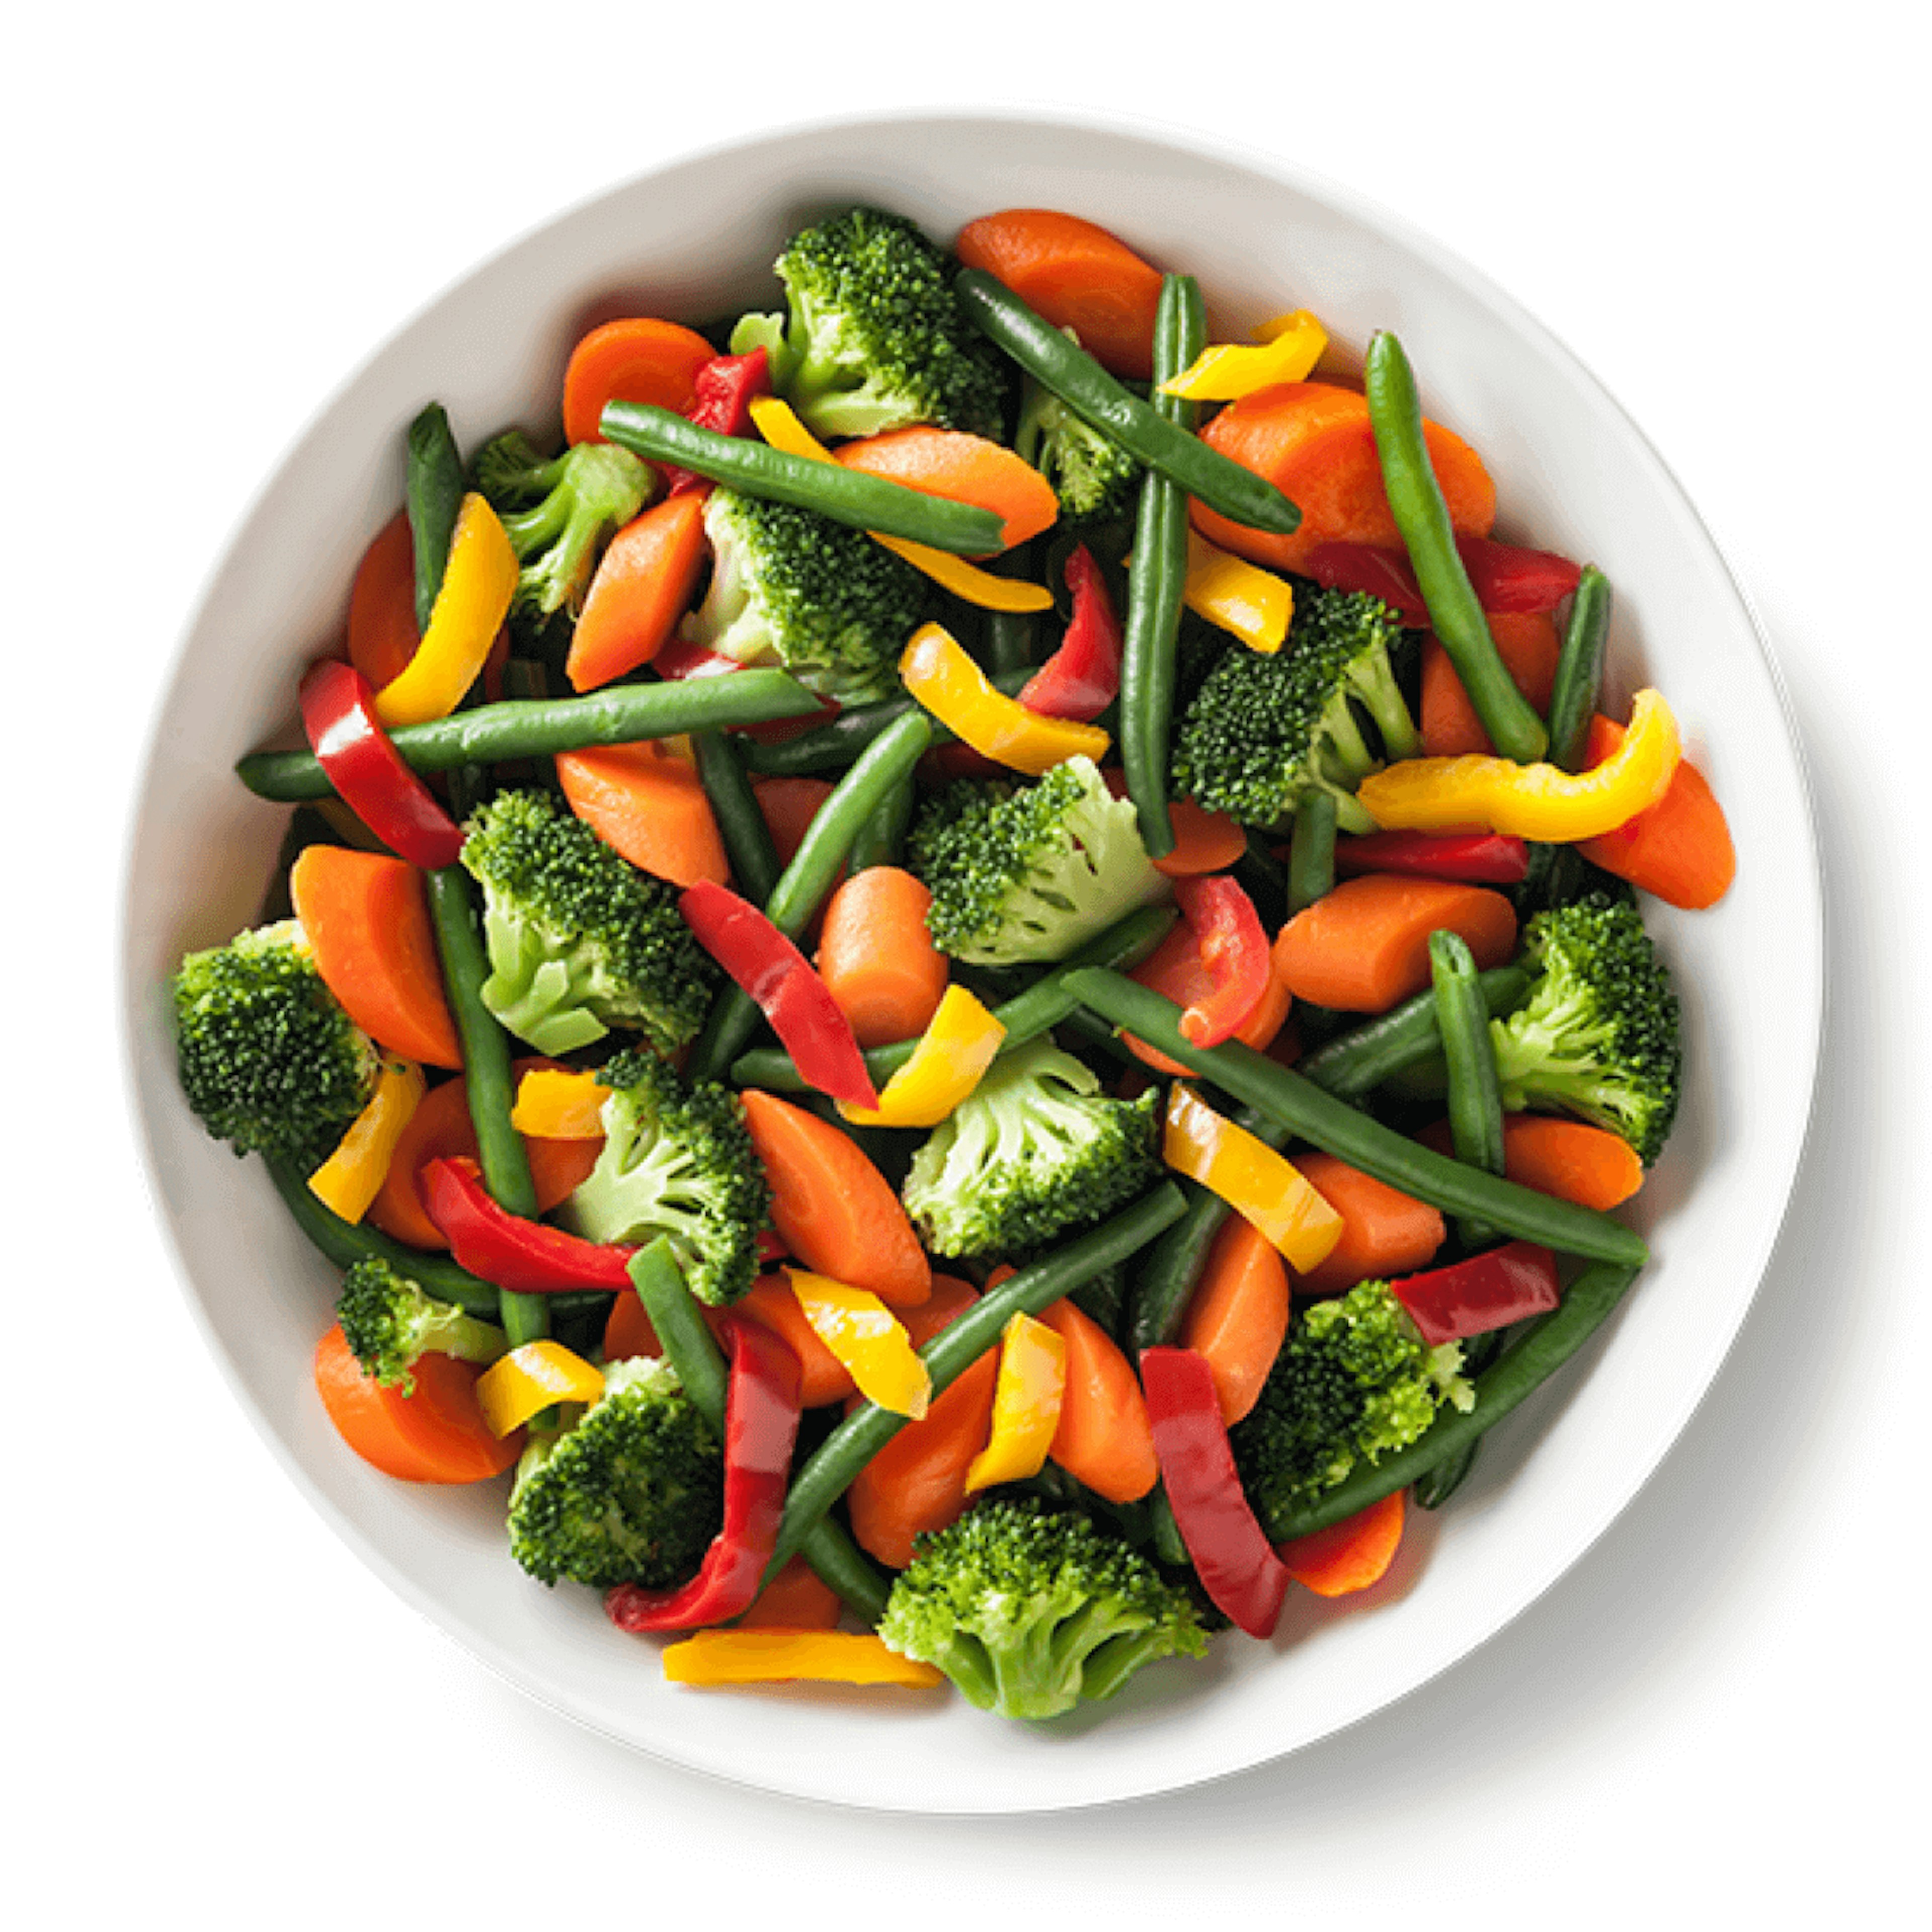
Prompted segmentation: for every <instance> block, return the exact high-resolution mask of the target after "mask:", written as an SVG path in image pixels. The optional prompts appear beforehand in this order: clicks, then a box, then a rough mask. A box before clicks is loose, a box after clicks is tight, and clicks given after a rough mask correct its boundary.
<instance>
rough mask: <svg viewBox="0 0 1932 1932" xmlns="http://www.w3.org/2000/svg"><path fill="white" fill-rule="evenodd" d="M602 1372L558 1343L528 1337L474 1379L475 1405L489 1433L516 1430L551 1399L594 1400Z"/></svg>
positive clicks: (601, 1387) (599, 1391)
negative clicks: (527, 1340)
mask: <svg viewBox="0 0 1932 1932" xmlns="http://www.w3.org/2000/svg"><path fill="white" fill-rule="evenodd" d="M603 1393H604V1372H603V1370H601V1369H599V1368H597V1367H593V1366H592V1364H590V1363H589V1362H586V1361H585V1360H584V1359H583V1357H582V1356H581V1355H576V1354H574V1353H572V1352H571V1350H569V1349H566V1348H565V1346H563V1344H562V1343H561V1342H550V1341H542V1342H526V1343H524V1344H523V1346H522V1347H521V1348H520V1349H511V1351H510V1352H509V1353H508V1355H505V1356H504V1357H502V1358H501V1360H499V1361H495V1362H493V1363H491V1364H490V1366H489V1367H487V1369H485V1370H484V1371H483V1373H481V1375H480V1376H478V1377H477V1378H476V1406H477V1407H478V1409H481V1411H482V1412H483V1420H484V1421H485V1422H487V1424H489V1425H490V1433H491V1434H492V1435H493V1436H507V1435H508V1434H509V1433H510V1432H511V1430H513V1429H520V1428H521V1427H523V1424H525V1423H526V1422H527V1421H529V1419H530V1418H531V1417H532V1416H533V1415H536V1414H537V1413H538V1412H539V1411H540V1410H542V1409H547V1408H549V1407H550V1404H551V1403H553V1402H595V1400H597V1398H598V1397H599V1396H600V1395H601V1394H603Z"/></svg>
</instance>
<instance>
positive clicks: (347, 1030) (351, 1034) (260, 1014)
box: [174, 919, 382, 1173]
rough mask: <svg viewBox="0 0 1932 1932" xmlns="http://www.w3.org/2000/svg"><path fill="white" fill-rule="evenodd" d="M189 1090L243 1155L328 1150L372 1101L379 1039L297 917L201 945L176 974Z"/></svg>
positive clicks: (218, 1134)
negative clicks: (320, 966) (333, 984)
mask: <svg viewBox="0 0 1932 1932" xmlns="http://www.w3.org/2000/svg"><path fill="white" fill-rule="evenodd" d="M174 1004H175V1052H176V1055H177V1058H178V1064H179V1067H180V1072H181V1092H182V1093H183V1094H184V1095H185V1096H186V1097H187V1103H188V1105H189V1106H190V1107H192V1108H193V1109H194V1111H195V1112H196V1114H197V1115H199V1117H200V1119H201V1121H202V1125H203V1126H204V1127H206V1128H207V1129H208V1132H209V1133H211V1134H212V1135H214V1136H215V1138H216V1139H217V1140H224V1141H226V1142H229V1145H231V1146H233V1148H234V1149H235V1151H236V1153H237V1154H247V1153H248V1152H250V1151H251V1150H252V1149H254V1148H260V1150H261V1151H263V1153H264V1154H281V1155H284V1156H285V1157H287V1159H288V1160H290V1161H292V1162H293V1163H295V1164H296V1166H298V1167H299V1168H300V1169H302V1172H305V1173H308V1172H313V1171H314V1169H316V1168H318V1167H320V1166H321V1165H322V1163H323V1162H324V1161H325V1160H327V1159H328V1158H329V1155H330V1154H331V1153H332V1152H333V1151H334V1150H335V1144H336V1142H338V1141H339V1140H341V1138H342V1136H343V1134H344V1132H345V1131H346V1130H347V1128H348V1126H349V1124H350V1122H351V1121H353V1120H354V1119H355V1118H356V1115H358V1114H359V1113H360V1112H362V1109H363V1108H364V1107H365V1106H367V1105H368V1102H369V1099H370V1097H371V1094H374V1092H375V1091H376V1080H377V1075H378V1074H379V1073H380V1072H381V1070H382V1055H381V1053H380V1051H379V1050H378V1049H377V1046H376V1043H374V1041H373V1040H371V1039H370V1038H369V1037H368V1034H365V1033H364V1032H363V1031H362V1028H359V1026H357V1025H356V1023H355V1022H353V1020H352V1019H350V1017H349V1016H348V1015H347V1013H344V1011H343V1010H342V1008H341V1005H340V1004H339V1003H338V1001H337V1000H336V998H335V995H334V994H332V992H330V991H329V989H328V988H327V987H326V986H324V985H323V980H322V975H321V974H320V973H318V972H317V971H316V968H315V959H314V955H313V954H311V952H310V951H309V948H308V941H306V940H305V938H304V937H303V935H302V927H301V926H300V925H299V923H298V922H296V920H294V919H284V921H283V922H281V924H280V925H278V926H264V927H263V928H262V929H260V931H258V932H245V933H242V934H240V935H239V936H238V937H236V938H233V939H232V940H230V941H229V942H228V944H226V946H217V947H212V948H211V949H210V950H208V951H207V952H205V953H190V954H189V955H188V956H187V958H186V959H184V960H183V961H182V962H181V968H180V971H178V972H177V973H176V974H175V978H174Z"/></svg>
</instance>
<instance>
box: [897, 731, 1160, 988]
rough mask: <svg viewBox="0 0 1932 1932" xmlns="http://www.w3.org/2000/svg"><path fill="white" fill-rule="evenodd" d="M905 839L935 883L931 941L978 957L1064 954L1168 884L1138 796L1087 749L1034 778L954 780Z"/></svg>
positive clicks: (929, 883) (997, 962)
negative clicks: (1117, 786)
mask: <svg viewBox="0 0 1932 1932" xmlns="http://www.w3.org/2000/svg"><path fill="white" fill-rule="evenodd" d="M907 850H908V852H909V854H910V865H911V868H912V869H913V871H915V872H916V873H917V874H919V877H920V878H921V879H922V880H923V881H924V882H925V883H926V887H927V889H929V891H930V892H932V906H931V907H930V908H929V910H928V911H927V913H926V928H927V930H928V931H929V932H931V933H932V939H933V944H935V945H936V946H937V947H938V948H939V949H940V950H941V952H942V953H950V954H952V956H953V957H954V958H955V959H965V960H968V961H970V962H972V963H974V965H983V966H1016V965H1025V964H1027V963H1028V962H1037V961H1049V962H1050V961H1054V960H1060V959H1065V958H1066V957H1067V955H1068V954H1069V953H1073V952H1076V951H1077V950H1079V948H1080V947H1082V946H1084V945H1085V944H1086V943H1087V941H1088V940H1090V939H1091V938H1094V936H1095V935H1097V934H1098V933H1100V932H1104V931H1105V930H1106V928H1107V927H1109V926H1112V924H1113V923H1114V922H1115V920H1116V919H1124V918H1125V917H1126V916H1127V914H1128V913H1130V912H1132V911H1133V910H1135V909H1136V907H1139V906H1143V905H1148V904H1151V903H1152V902H1153V901H1154V900H1156V899H1157V898H1162V897H1163V896H1164V895H1166V893H1167V892H1169V890H1170V889H1171V888H1170V886H1169V882H1168V880H1166V878H1165V877H1163V876H1162V874H1160V872H1159V871H1157V870H1156V869H1155V868H1154V862H1153V861H1152V860H1151V859H1149V858H1148V855H1147V847H1145V845H1143V844H1142V843H1141V835H1140V826H1139V820H1138V818H1137V817H1136V814H1135V811H1134V808H1133V804H1132V802H1130V801H1129V800H1128V799H1118V798H1116V797H1115V796H1114V795H1113V793H1112V792H1110V791H1109V790H1108V789H1107V781H1106V779H1104V778H1102V777H1101V775H1100V772H1099V770H1098V769H1097V768H1096V766H1095V765H1094V761H1093V760H1092V759H1091V758H1084V757H1074V758H1069V759H1067V760H1066V761H1065V762H1064V763H1061V764H1058V765H1056V766H1054V768H1053V769H1052V771H1050V772H1048V773H1047V774H1046V776H1045V777H1044V778H1042V779H1040V781H1039V782H1038V783H1037V784H1031V785H1013V784H1007V783H1006V782H1005V781H1004V780H1001V779H990V780H984V781H982V780H977V779H972V778H962V779H960V780H958V781H956V782H955V783H954V784H951V785H949V786H948V787H947V789H946V790H944V792H942V793H941V794H940V795H939V796H938V797H937V798H936V799H933V800H932V802H930V803H929V805H927V806H926V809H925V811H923V812H922V814H920V817H919V823H918V824H917V825H916V826H915V827H914V829H913V835H912V838H911V841H910V845H909V846H908V847H907Z"/></svg>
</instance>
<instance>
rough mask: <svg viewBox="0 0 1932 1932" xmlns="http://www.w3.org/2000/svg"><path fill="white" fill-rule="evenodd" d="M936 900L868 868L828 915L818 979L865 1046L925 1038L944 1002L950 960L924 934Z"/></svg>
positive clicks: (892, 872)
mask: <svg viewBox="0 0 1932 1932" xmlns="http://www.w3.org/2000/svg"><path fill="white" fill-rule="evenodd" d="M930 904H932V894H931V893H930V892H928V891H927V890H926V887H925V886H923V885H922V884H921V883H919V880H917V879H916V878H914V877H913V875H912V874H910V872H907V871H902V870H901V868H899V867H898V866H897V865H870V866H868V867H867V868H866V869H865V871H862V872H857V873H855V874H853V876H852V877H850V878H849V879H847V880H846V881H845V882H844V884H843V885H841V886H840V887H839V888H838V890H837V891H836V892H834V893H833V894H832V898H831V901H830V903H829V904H827V906H826V908H825V925H824V929H823V932H822V933H821V934H820V938H819V942H818V977H820V979H821V980H823V981H824V982H825V984H826V989H827V990H828V991H829V992H830V993H831V995H832V998H833V1000H834V1001H836V1002H837V1004H838V1010H839V1011H840V1012H841V1013H843V1014H844V1016H845V1017H846V1019H847V1020H849V1021H850V1022H851V1026H852V1032H853V1037H854V1038H856V1040H857V1041H858V1043H859V1045H860V1046H889V1045H890V1044H891V1043H892V1042H893V1041H894V1040H913V1039H916V1038H917V1037H918V1036H919V1034H922V1033H923V1032H925V1031H926V1026H927V1024H928V1022H930V1021H931V1019H932V1016H933V1015H934V1014H935V1013H937V1012H938V1010H939V1003H940V1001H941V1000H942V999H944V998H945V996H946V985H947V963H946V956H945V954H944V953H941V951H940V950H939V949H938V947H936V946H935V945H934V944H933V943H932V935H931V934H930V933H929V932H927V931H926V907H928V906H929V905H930Z"/></svg>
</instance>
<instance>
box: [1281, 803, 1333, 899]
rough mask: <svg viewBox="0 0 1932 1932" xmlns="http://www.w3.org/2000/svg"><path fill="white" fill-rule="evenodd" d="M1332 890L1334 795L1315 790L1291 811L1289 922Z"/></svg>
mask: <svg viewBox="0 0 1932 1932" xmlns="http://www.w3.org/2000/svg"><path fill="white" fill-rule="evenodd" d="M1334 889H1335V794H1334V793H1333V792H1332V791H1322V790H1319V789H1318V790H1314V791H1311V792H1310V793H1307V795H1306V796H1304V798H1303V799H1302V800H1301V803H1300V804H1299V805H1297V806H1296V807H1295V836H1294V838H1293V839H1292V841H1290V843H1289V848H1288V912H1289V917H1290V918H1291V919H1292V918H1293V917H1294V916H1295V914H1296V913H1298V912H1306V911H1307V909H1308V908H1309V907H1310V906H1312V905H1313V904H1314V903H1315V901H1316V900H1317V899H1320V898H1327V897H1328V895H1329V894H1330V893H1331V892H1333V891H1334Z"/></svg>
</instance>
